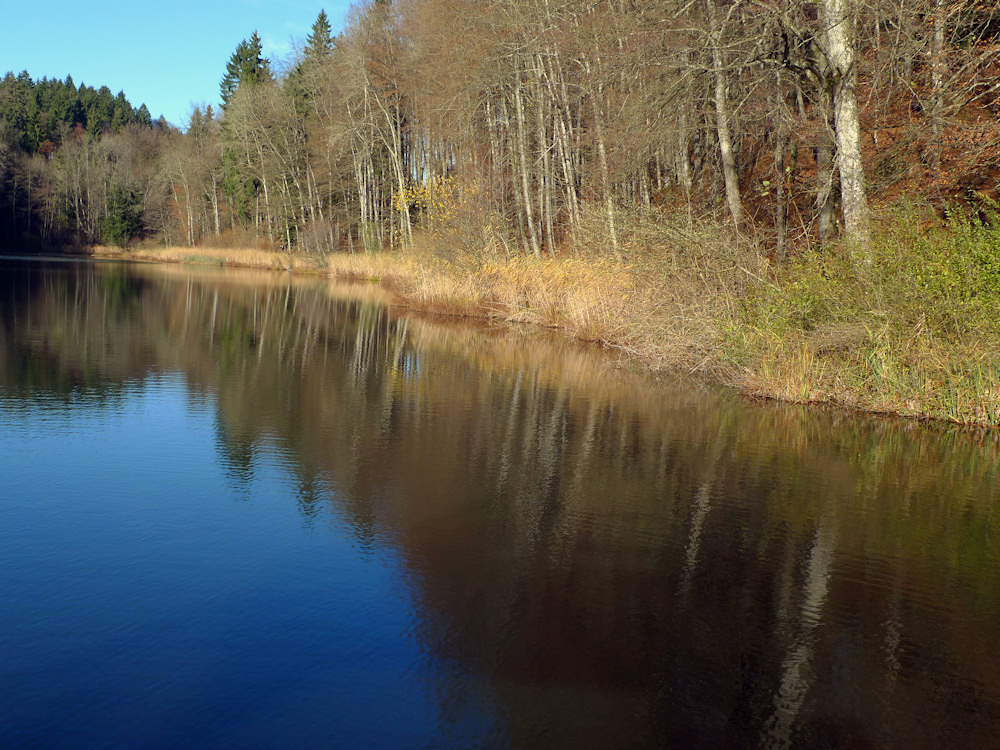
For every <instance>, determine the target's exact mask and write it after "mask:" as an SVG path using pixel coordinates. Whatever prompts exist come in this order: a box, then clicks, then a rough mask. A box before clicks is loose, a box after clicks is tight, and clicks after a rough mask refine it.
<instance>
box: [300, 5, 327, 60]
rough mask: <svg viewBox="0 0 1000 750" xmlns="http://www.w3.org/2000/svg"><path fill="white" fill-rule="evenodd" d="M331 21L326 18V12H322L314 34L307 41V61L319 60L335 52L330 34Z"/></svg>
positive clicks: (318, 17)
mask: <svg viewBox="0 0 1000 750" xmlns="http://www.w3.org/2000/svg"><path fill="white" fill-rule="evenodd" d="M330 31H331V28H330V19H329V18H327V16H326V11H325V10H321V11H320V12H319V15H318V16H317V17H316V23H314V24H313V27H312V33H311V34H310V35H309V38H308V39H307V40H306V48H305V58H306V59H307V60H319V59H322V58H324V57H326V56H327V55H329V54H330V53H331V52H332V51H333V47H334V44H333V36H332V35H331V33H330Z"/></svg>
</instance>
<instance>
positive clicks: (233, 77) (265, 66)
mask: <svg viewBox="0 0 1000 750" xmlns="http://www.w3.org/2000/svg"><path fill="white" fill-rule="evenodd" d="M261 47H262V45H261V41H260V37H259V36H258V35H257V32H256V31H255V32H254V33H253V34H252V35H251V36H250V39H249V40H247V39H244V40H243V41H242V42H240V43H239V44H238V45H237V47H236V51H235V52H233V54H232V57H230V58H229V62H228V63H226V74H225V75H224V76H223V77H222V81H221V82H220V84H219V88H220V90H221V94H222V106H223V107H226V106H227V105H228V104H229V100H230V99H232V98H233V94H234V93H235V92H236V89H238V88H239V87H240V85H241V84H244V83H249V84H257V83H263V82H264V81H270V80H271V79H272V76H271V63H270V61H269V60H268V59H267V58H265V57H263V52H262V49H261Z"/></svg>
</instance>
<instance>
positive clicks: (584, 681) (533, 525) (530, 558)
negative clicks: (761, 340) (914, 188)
mask: <svg viewBox="0 0 1000 750" xmlns="http://www.w3.org/2000/svg"><path fill="white" fill-rule="evenodd" d="M368 291H370V290H368ZM368 291H366V290H365V289H364V288H338V287H334V286H331V285H327V284H324V283H320V282H306V281H300V280H292V279H291V278H289V277H287V276H280V275H274V274H251V273H243V272H232V273H224V272H221V271H202V272H192V271H188V270H183V269H179V268H158V267H153V266H139V267H130V266H126V265H121V264H90V263H71V262H63V263H57V262H44V263H43V262H37V261H35V262H31V261H16V260H6V261H0V571H2V572H0V747H4V748H8V747H39V748H53V747H55V748H59V747H164V748H166V747H178V746H203V747H240V748H251V747H357V748H383V747H384V748H421V747H426V748H472V747H486V748H495V747H501V748H502V747H510V748H618V747H635V748H643V747H656V748H661V747H678V748H689V747H704V748H726V747H734V748H742V747H754V748H756V747H762V748H792V747H802V748H822V747H845V748H847V747H849V748H868V747H872V748H896V747H906V748H925V747H926V748H940V747H977V748H986V747H998V746H1000V566H998V549H1000V546H998V545H1000V507H998V501H1000V492H998V490H1000V475H998V469H1000V452H998V446H997V440H996V438H995V437H994V436H983V435H975V434H969V433H966V432H962V431H960V430H957V429H950V428H944V427H935V428H928V427H922V426H919V425H915V424H906V423H900V422H894V421H887V420H879V419H871V418H858V417H851V416H846V415H842V414H835V413H826V412H822V411H806V410H802V409H798V408H781V407H775V406H771V405H754V404H748V403H745V402H741V401H739V400H738V399H734V398H732V397H729V396H725V395H720V394H713V393H711V392H707V391H705V390H704V389H701V388H698V387H696V386H694V385H691V384H684V383H676V382H673V383H672V382H667V383H656V382H652V381H651V380H648V379H645V378H643V377H641V376H639V375H636V374H630V373H629V372H627V371H625V370H622V369H620V368H615V367H614V363H613V362H612V361H610V359H609V357H607V356H605V355H603V354H602V353H601V352H597V351H593V350H588V349H585V348H582V347H577V346H575V345H571V344H568V343H566V342H558V341H552V340H549V339H547V338H542V337H540V336H537V335H536V336H532V337H530V338H526V337H523V336H521V335H519V334H516V333H513V332H510V331H496V330H489V329H486V328H482V327H468V326H456V325H446V324H443V323H441V322H435V321H429V320H425V319H420V318H412V317H411V318H407V317H404V316H402V315H397V314H396V313H395V312H394V311H393V310H392V309H391V307H386V306H384V305H383V304H382V303H381V302H380V301H379V300H378V299H374V298H372V297H371V296H370V295H369V294H368Z"/></svg>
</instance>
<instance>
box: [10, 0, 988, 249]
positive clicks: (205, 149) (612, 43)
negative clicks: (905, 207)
mask: <svg viewBox="0 0 1000 750" xmlns="http://www.w3.org/2000/svg"><path fill="white" fill-rule="evenodd" d="M998 35H1000V11H998V9H997V7H996V4H995V3H992V2H989V0H954V1H953V0H871V1H870V2H855V1H853V0H820V1H819V2H807V1H806V0H756V1H755V2H747V1H745V0H698V1H697V2H679V1H674V0H666V1H663V0H658V1H657V2H648V1H645V0H631V1H630V0H606V1H599V2H591V1H590V0H587V1H583V0H569V1H568V2H554V0H505V1H504V2H485V3H482V2H469V1H468V0H398V1H397V2H389V1H386V0H378V1H375V2H371V3H368V4H363V5H360V6H357V7H355V8H354V9H353V10H352V11H351V13H350V15H349V17H348V18H347V19H346V22H345V26H344V29H343V31H342V33H340V34H339V35H333V34H332V30H331V24H330V22H329V19H328V18H327V16H326V14H325V13H320V15H319V17H318V18H317V19H316V22H315V25H314V26H313V29H312V33H311V34H310V36H309V37H308V39H307V40H305V41H304V42H303V43H302V45H301V48H300V51H299V54H298V55H297V59H295V60H294V61H290V62H289V61H285V62H283V63H280V64H277V63H272V62H271V61H269V60H267V59H265V58H264V57H263V56H262V53H261V42H260V38H259V37H258V35H257V33H256V32H253V33H252V34H251V35H250V36H249V37H248V38H247V39H246V40H245V41H244V42H242V43H241V44H240V45H239V47H238V48H237V49H236V50H235V51H234V53H233V55H232V57H231V58H230V59H229V61H228V63H226V61H220V73H221V74H222V81H221V86H220V100H221V106H220V105H215V106H213V105H211V104H207V105H202V106H198V107H195V108H194V110H193V112H192V114H191V117H190V121H189V122H188V123H186V125H185V128H184V130H183V132H181V131H180V130H178V129H176V128H174V127H171V126H169V125H168V124H167V123H165V122H163V121H160V122H155V123H154V122H152V121H151V120H150V117H149V113H148V111H147V110H146V109H145V106H144V105H143V107H141V108H139V109H138V110H137V109H135V108H133V107H132V105H131V104H130V103H129V102H128V101H127V100H126V99H125V96H124V94H121V93H120V94H118V96H117V97H113V96H112V95H111V93H110V91H108V89H107V88H106V87H104V88H101V89H100V90H97V91H95V90H94V89H92V88H89V87H85V86H81V87H80V88H79V89H77V88H76V87H75V86H74V84H73V81H72V79H71V78H68V79H67V80H66V81H65V82H61V81H48V80H42V81H37V82H36V81H32V80H31V78H30V76H29V75H28V74H27V73H21V74H20V75H16V76H15V75H14V74H13V73H9V74H8V75H7V76H6V77H5V78H4V79H3V81H2V83H0V190H2V193H0V200H2V205H3V206H4V207H5V209H4V210H3V211H2V214H0V215H2V217H3V218H2V219H0V232H2V235H3V237H4V238H5V241H6V242H8V243H9V242H12V241H20V242H22V243H28V244H31V243H35V244H41V245H44V246H58V245H68V244H82V245H90V244H97V243H105V244H121V245H125V244H127V243H129V242H132V241H135V240H143V241H146V242H150V243H162V244H165V245H186V246H192V245H196V244H208V245H211V244H217V243H220V242H226V243H228V244H234V243H237V244H238V243H239V242H245V243H265V244H267V245H269V246H272V247H281V248H284V249H288V250H293V251H296V252H303V253H309V254H325V253H329V252H333V251H348V252H358V251H362V250H364V251H372V250H375V249H378V248H386V247H392V248H405V247H407V246H409V245H411V244H412V243H413V242H415V241H424V242H434V241H435V240H441V239H444V240H446V241H447V242H448V243H451V244H454V245H455V246H456V247H461V248H464V249H466V250H470V251H473V252H475V253H480V254H482V253H486V254H499V255H502V256H507V257H509V256H511V255H512V254H518V253H523V254H528V255H533V256H536V257H538V256H542V255H544V254H557V253H559V252H560V251H561V250H573V249H577V248H578V245H579V243H580V238H581V236H583V235H584V233H583V232H582V231H581V230H584V229H586V228H589V229H591V230H593V229H594V228H595V227H597V228H598V229H600V230H601V231H600V236H601V237H602V243H601V244H602V245H604V249H605V251H606V252H608V253H609V254H611V255H613V256H616V257H620V256H621V255H622V253H623V252H625V251H626V250H627V245H628V237H629V224H630V222H631V220H632V219H633V217H634V216H636V215H638V214H643V213H644V214H645V215H652V216H654V217H658V216H662V217H665V218H664V219H663V220H664V221H666V220H668V218H669V220H670V221H677V220H678V218H686V220H688V221H691V220H697V219H700V218H704V217H712V218H714V219H717V220H720V221H722V222H726V223H728V224H729V225H730V226H731V227H732V228H733V229H734V230H735V231H737V232H754V233H756V234H757V236H761V237H764V238H765V239H766V243H765V246H766V247H767V248H768V251H769V253H771V254H773V255H774V256H775V257H777V258H778V259H780V258H781V257H783V255H784V254H785V253H786V251H787V249H789V248H792V249H795V248H802V247H804V246H809V245H811V244H812V243H815V242H820V243H822V242H824V241H826V240H828V239H830V238H833V237H835V236H836V235H838V234H842V233H843V234H847V235H853V236H856V237H858V238H861V239H864V238H865V237H866V236H867V233H868V232H869V228H868V227H869V221H870V219H869V214H870V210H871V209H870V204H871V203H872V202H874V203H876V204H881V203H886V202H890V201H892V200H893V199H895V198H897V197H898V196H899V195H901V194H903V193H904V192H909V193H914V192H915V193H919V194H921V195H923V196H925V197H926V198H927V199H929V200H931V201H932V202H933V203H934V204H935V205H936V206H938V207H939V208H940V209H941V210H942V211H943V210H944V209H945V207H946V206H947V205H949V203H953V202H955V201H960V200H968V199H970V198H974V199H976V200H978V201H979V202H980V203H982V201H984V200H989V199H991V198H994V199H995V197H996V180H997V178H998V176H1000V120H998V114H1000V88H998V87H1000V67H998V59H1000V57H998ZM585 234H586V236H587V237H589V238H593V237H594V232H593V231H589V232H586V233H585Z"/></svg>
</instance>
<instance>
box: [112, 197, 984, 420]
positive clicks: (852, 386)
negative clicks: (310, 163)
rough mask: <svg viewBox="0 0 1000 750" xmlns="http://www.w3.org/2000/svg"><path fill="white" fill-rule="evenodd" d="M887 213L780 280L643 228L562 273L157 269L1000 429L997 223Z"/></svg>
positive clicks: (508, 262)
mask: <svg viewBox="0 0 1000 750" xmlns="http://www.w3.org/2000/svg"><path fill="white" fill-rule="evenodd" d="M928 216H929V214H928V212H927V209H926V207H923V206H919V205H911V204H904V205H901V206H899V207H897V208H896V209H894V210H892V211H888V212H885V213H884V214H883V215H882V216H881V217H880V221H879V223H878V227H877V231H876V232H875V238H874V241H873V244H872V247H871V249H870V253H867V254H866V256H867V257H869V258H871V262H870V263H867V262H864V261H858V260H857V259H856V258H852V254H851V253H847V252H843V251H842V250H841V249H840V248H838V247H836V246H833V247H826V248H822V249H819V250H810V251H806V252H804V253H802V254H801V255H798V256H796V257H793V258H791V259H789V260H787V261H786V262H784V263H783V264H781V265H780V266H777V267H775V266H773V265H772V264H770V263H769V262H768V261H767V260H766V258H765V254H764V253H763V252H762V248H763V244H762V242H760V241H755V240H753V239H748V238H746V237H736V236H734V235H733V233H732V232H731V231H728V230H726V229H725V228H723V227H719V226H716V225H713V224H711V223H709V222H701V223H690V222H688V221H687V220H686V219H685V220H681V221H674V220H671V217H667V216H664V215H663V214H658V213H656V212H644V213H641V214H637V215H634V216H631V217H627V221H623V222H622V224H623V225H625V226H627V227H629V229H628V231H627V232H624V233H623V234H624V237H623V239H622V248H623V251H622V253H621V257H619V258H609V257H608V254H607V252H605V251H604V248H605V247H606V243H604V242H603V240H602V237H601V233H600V230H599V229H595V230H594V232H593V233H592V235H591V236H588V237H583V238H579V241H578V242H577V245H576V251H575V252H566V253H564V254H562V255H560V256H557V257H555V258H553V257H549V256H543V257H542V258H534V257H525V256H521V255H516V256H510V257H508V256H505V255H502V254H499V253H496V252H494V253H471V252H456V251H454V250H452V249H448V250H442V249H441V244H440V243H439V242H435V241H432V240H430V239H429V238H422V237H420V236H418V237H417V238H416V240H415V242H414V246H413V247H412V248H411V249H409V250H408V251H406V252H405V253H403V252H381V253H374V254H354V255H351V254H332V255H330V256H328V257H327V258H326V259H325V260H321V261H318V260H316V259H308V258H301V257H298V256H293V255H289V254H287V253H277V252H267V251H260V250H246V251H240V250H234V249H228V250H211V249H207V248H197V249H196V250H192V249H189V248H169V249H164V250H155V249H154V250H143V251H140V252H130V253H128V254H127V256H126V257H136V258H141V259H148V260H159V261H168V262H170V261H172V262H187V263H194V262H197V263H205V262H210V263H213V264H219V265H233V266H251V267H263V268H276V269H285V270H293V271H297V272H310V273H314V272H320V273H325V274H330V275H334V276H340V277H347V278H363V279H372V280H378V281H379V282H381V283H382V284H383V285H385V286H387V287H389V288H391V289H392V290H393V291H394V292H395V293H397V294H398V295H399V301H400V304H401V305H404V306H408V307H412V308H414V309H420V310H427V311H433V312H440V313H450V314H458V315H476V316H483V317H489V318H492V319H496V320H502V321H510V322H515V321H516V322H527V323H532V324H536V325H543V326H550V327H556V328H559V329H562V330H564V331H565V332H566V333H568V334H569V335H571V336H574V337H577V338H581V339H586V340H591V341H596V342H600V343H602V344H604V345H606V346H610V347H614V348H617V349H619V350H621V351H623V352H625V353H627V354H628V355H629V356H631V357H634V358H637V359H639V360H641V361H642V362H644V363H645V364H646V365H647V366H648V367H650V368H652V369H657V370H665V369H670V368H676V369H683V370H685V371H688V372H702V373H706V374H708V375H709V376H711V377H712V378H714V379H715V380H718V381H720V382H722V383H724V384H726V385H728V386H731V387H734V388H736V389H738V390H740V391H742V392H744V393H748V394H752V395H756V396H761V397H767V398H775V399H780V400H785V401H793V402H802V403H833V404H839V405H843V406H847V407H850V408H855V409H861V410H865V411H874V412H884V413H891V414H899V415H903V416H907V417H919V418H933V419H942V420H948V421H953V422H958V423H963V424H974V425H983V426H998V425H1000V346H998V342H1000V315H998V314H997V311H998V309H1000V304H998V303H1000V229H998V228H997V226H998V224H1000V222H995V221H993V222H984V221H981V220H979V219H969V218H962V217H958V216H954V217H951V218H950V219H949V220H948V221H947V222H944V223H942V222H939V221H936V220H934V219H933V218H931V219H930V220H929V219H928Z"/></svg>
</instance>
